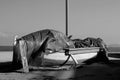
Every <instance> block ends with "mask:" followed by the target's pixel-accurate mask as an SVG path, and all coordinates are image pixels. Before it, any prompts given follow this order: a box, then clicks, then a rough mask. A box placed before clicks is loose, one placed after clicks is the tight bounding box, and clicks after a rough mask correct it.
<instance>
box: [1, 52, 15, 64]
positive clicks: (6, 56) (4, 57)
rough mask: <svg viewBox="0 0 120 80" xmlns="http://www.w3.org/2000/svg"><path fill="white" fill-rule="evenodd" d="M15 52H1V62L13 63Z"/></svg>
mask: <svg viewBox="0 0 120 80" xmlns="http://www.w3.org/2000/svg"><path fill="white" fill-rule="evenodd" d="M12 59H13V51H0V62H12Z"/></svg>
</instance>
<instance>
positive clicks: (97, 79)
mask: <svg viewBox="0 0 120 80" xmlns="http://www.w3.org/2000/svg"><path fill="white" fill-rule="evenodd" d="M119 62H120V61H118V62H116V61H112V63H110V64H104V63H92V64H90V65H83V66H81V67H78V69H70V70H58V71H52V70H50V71H48V70H37V71H34V70H32V71H30V72H29V73H23V72H22V69H21V70H15V71H9V72H3V71H2V70H3V69H1V71H2V72H0V80H120V64H119ZM4 68H5V67H4ZM8 68H10V66H7V67H6V69H8ZM6 69H5V70H6Z"/></svg>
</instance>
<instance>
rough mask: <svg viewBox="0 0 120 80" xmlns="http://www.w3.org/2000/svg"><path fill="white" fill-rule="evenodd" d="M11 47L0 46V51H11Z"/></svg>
mask: <svg viewBox="0 0 120 80" xmlns="http://www.w3.org/2000/svg"><path fill="white" fill-rule="evenodd" d="M12 50H13V46H0V51H12Z"/></svg>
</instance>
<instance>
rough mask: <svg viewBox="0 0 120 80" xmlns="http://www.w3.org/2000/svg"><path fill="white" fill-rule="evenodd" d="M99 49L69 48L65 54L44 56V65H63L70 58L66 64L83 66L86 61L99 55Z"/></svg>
mask: <svg viewBox="0 0 120 80" xmlns="http://www.w3.org/2000/svg"><path fill="white" fill-rule="evenodd" d="M98 51H99V47H89V48H69V49H66V51H65V52H64V53H61V52H55V53H52V54H48V55H44V64H51V65H53V64H56V65H58V64H62V63H64V62H65V61H66V60H67V59H68V56H70V58H69V60H68V61H67V62H66V64H82V62H84V61H85V60H88V59H90V58H93V57H94V56H96V55H97V52H98Z"/></svg>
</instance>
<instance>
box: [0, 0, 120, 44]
mask: <svg viewBox="0 0 120 80" xmlns="http://www.w3.org/2000/svg"><path fill="white" fill-rule="evenodd" d="M68 1H69V33H68V34H69V35H73V37H75V38H82V39H84V38H86V37H95V38H97V37H101V38H102V39H103V40H104V41H105V42H106V43H107V44H117V43H118V44H120V35H119V33H120V31H119V29H120V0H68ZM46 28H49V29H55V30H59V31H61V32H63V33H65V0H0V45H4V44H7V45H9V44H12V41H13V36H15V35H19V36H22V35H25V34H28V33H31V32H34V31H38V30H42V29H46Z"/></svg>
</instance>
